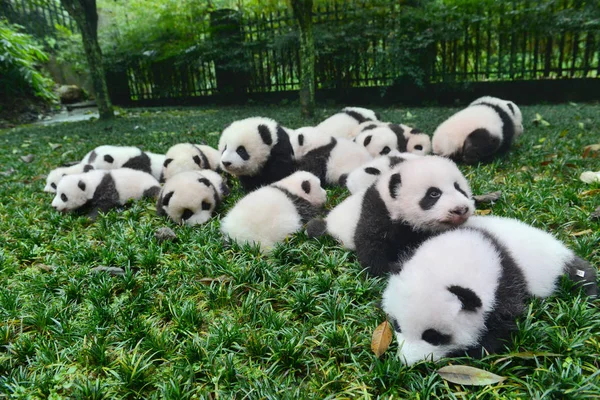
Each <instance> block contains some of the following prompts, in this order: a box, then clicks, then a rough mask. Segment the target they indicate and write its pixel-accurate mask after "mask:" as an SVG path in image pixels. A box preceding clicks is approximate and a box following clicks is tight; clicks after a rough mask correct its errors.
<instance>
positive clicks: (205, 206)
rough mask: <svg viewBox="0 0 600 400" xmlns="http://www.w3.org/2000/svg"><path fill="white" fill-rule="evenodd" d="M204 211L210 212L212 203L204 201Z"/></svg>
mask: <svg viewBox="0 0 600 400" xmlns="http://www.w3.org/2000/svg"><path fill="white" fill-rule="evenodd" d="M202 209H203V210H204V211H207V210H210V203H209V202H208V201H203V202H202Z"/></svg>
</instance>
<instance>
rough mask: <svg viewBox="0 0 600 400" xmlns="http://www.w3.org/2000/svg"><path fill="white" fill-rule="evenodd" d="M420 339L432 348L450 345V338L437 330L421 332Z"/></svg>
mask: <svg viewBox="0 0 600 400" xmlns="http://www.w3.org/2000/svg"><path fill="white" fill-rule="evenodd" d="M421 339H423V340H424V341H426V342H427V343H429V344H432V345H434V346H441V345H444V344H450V342H451V341H452V336H450V335H446V334H444V333H442V332H440V331H438V330H437V329H427V330H426V331H424V332H423V335H422V336H421Z"/></svg>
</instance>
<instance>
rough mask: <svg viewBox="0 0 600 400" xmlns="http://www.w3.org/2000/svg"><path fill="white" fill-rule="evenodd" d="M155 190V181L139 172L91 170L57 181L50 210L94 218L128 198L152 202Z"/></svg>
mask: <svg viewBox="0 0 600 400" xmlns="http://www.w3.org/2000/svg"><path fill="white" fill-rule="evenodd" d="M159 191H160V184H159V183H158V180H156V178H154V177H153V176H152V175H150V174H147V173H145V172H142V171H138V170H134V169H131V168H118V169H114V170H108V171H104V170H93V171H90V172H88V173H83V174H74V175H68V176H65V177H64V178H63V179H61V180H60V182H59V183H58V186H57V188H56V196H55V197H54V200H53V201H52V207H54V208H55V209H56V210H58V211H63V212H66V211H78V212H80V213H87V214H88V216H90V217H92V218H94V217H96V215H97V214H98V212H99V211H103V212H106V211H108V210H110V209H111V208H115V207H118V206H122V205H124V204H125V203H127V202H128V201H129V200H132V199H133V200H138V199H141V198H143V197H150V198H154V199H155V198H156V196H157V195H158V193H159Z"/></svg>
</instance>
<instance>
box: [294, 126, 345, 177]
mask: <svg viewBox="0 0 600 400" xmlns="http://www.w3.org/2000/svg"><path fill="white" fill-rule="evenodd" d="M336 145H337V140H336V139H335V138H333V137H332V138H331V141H330V142H329V144H327V145H325V146H321V147H319V148H316V149H313V150H311V151H309V152H308V153H306V155H305V156H304V157H302V159H301V160H300V161H298V170H300V171H308V172H310V173H312V174H313V175H315V176H317V177H318V178H319V179H320V180H321V182H322V183H323V184H325V183H326V177H327V163H328V162H329V157H330V156H331V151H332V150H333V149H334V148H335V146H336Z"/></svg>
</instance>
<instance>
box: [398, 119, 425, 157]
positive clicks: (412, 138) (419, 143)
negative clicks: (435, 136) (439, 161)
mask: <svg viewBox="0 0 600 400" xmlns="http://www.w3.org/2000/svg"><path fill="white" fill-rule="evenodd" d="M403 126H404V125H403ZM406 136H407V138H406V151H407V152H409V153H412V154H417V155H420V156H424V155H427V154H429V153H431V138H430V137H429V135H428V134H426V133H423V132H422V131H421V130H419V129H417V128H410V127H408V126H406Z"/></svg>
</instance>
